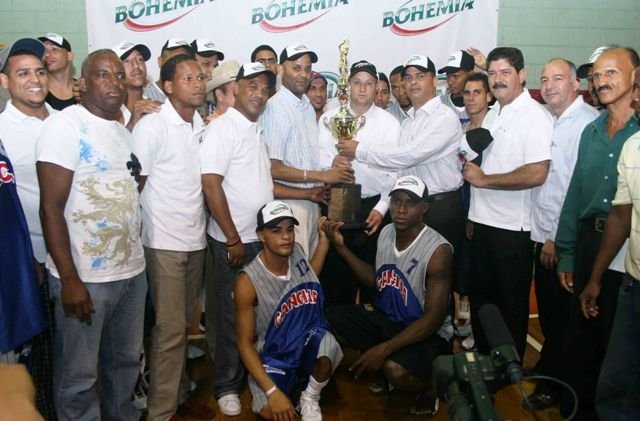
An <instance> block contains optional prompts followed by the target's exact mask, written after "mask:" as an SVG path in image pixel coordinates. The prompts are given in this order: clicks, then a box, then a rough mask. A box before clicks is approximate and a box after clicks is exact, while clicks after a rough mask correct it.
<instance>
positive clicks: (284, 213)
mask: <svg viewBox="0 0 640 421" xmlns="http://www.w3.org/2000/svg"><path fill="white" fill-rule="evenodd" d="M285 219H293V223H294V224H295V225H298V220H297V219H296V217H295V216H293V211H292V210H291V208H290V207H289V205H287V204H286V203H284V202H283V201H281V200H273V201H271V202H269V203H267V204H266V205H264V206H263V207H262V208H260V210H259V211H258V229H259V230H261V229H263V228H273V227H275V226H276V225H278V224H279V223H280V221H283V220H285Z"/></svg>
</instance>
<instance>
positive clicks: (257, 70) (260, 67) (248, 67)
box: [236, 63, 276, 86]
mask: <svg viewBox="0 0 640 421" xmlns="http://www.w3.org/2000/svg"><path fill="white" fill-rule="evenodd" d="M261 74H265V75H267V78H268V79H269V86H273V85H275V83H276V75H275V74H274V73H273V72H272V71H271V70H269V69H267V68H266V67H265V66H264V64H262V63H245V64H243V65H242V67H240V70H238V75H237V76H236V81H239V80H240V79H253V78H254V77H258V76H260V75H261Z"/></svg>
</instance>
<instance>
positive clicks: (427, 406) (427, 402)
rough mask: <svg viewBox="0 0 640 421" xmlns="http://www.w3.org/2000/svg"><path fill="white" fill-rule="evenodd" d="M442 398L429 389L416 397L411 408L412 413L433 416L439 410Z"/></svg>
mask: <svg viewBox="0 0 640 421" xmlns="http://www.w3.org/2000/svg"><path fill="white" fill-rule="evenodd" d="M439 407H440V400H439V399H438V398H437V397H436V396H435V394H434V392H433V391H432V390H429V389H427V390H426V391H424V392H422V393H421V394H419V395H418V396H417V397H416V400H415V402H414V403H413V405H412V406H411V408H409V413H410V414H412V415H427V416H430V417H431V416H433V415H435V414H436V413H437V412H438V408H439Z"/></svg>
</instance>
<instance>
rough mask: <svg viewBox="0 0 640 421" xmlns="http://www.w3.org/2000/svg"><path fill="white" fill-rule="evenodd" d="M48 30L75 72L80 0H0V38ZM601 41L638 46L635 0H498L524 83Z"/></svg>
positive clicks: (82, 48) (82, 42) (504, 39)
mask: <svg viewBox="0 0 640 421" xmlns="http://www.w3.org/2000/svg"><path fill="white" fill-rule="evenodd" d="M91 1H99V0H91ZM378 1H380V0H378ZM476 1H481V0H476ZM50 31H51V32H58V33H61V34H63V35H64V36H65V37H67V39H68V40H69V42H70V43H71V46H72V47H73V50H74V52H75V55H76V57H75V59H74V64H75V67H76V69H77V72H79V69H80V63H81V62H82V59H83V58H84V57H85V56H86V54H87V35H86V17H85V2H84V0H0V42H3V43H11V42H13V41H15V40H16V39H19V38H22V37H26V36H34V35H39V34H44V33H46V32H50ZM603 44H620V45H624V46H630V47H633V48H636V49H637V50H640V0H501V1H500V16H499V26H498V45H509V46H516V47H519V48H520V49H522V51H523V53H524V56H525V62H526V65H527V70H528V76H527V85H528V86H529V87H533V88H535V87H538V86H539V78H540V71H541V70H542V66H543V65H544V63H545V62H546V61H547V60H549V59H550V58H553V57H564V58H567V59H569V60H572V61H573V62H575V63H576V65H579V64H581V63H583V62H584V61H585V60H586V59H587V58H588V57H589V55H590V54H591V52H592V51H593V50H594V49H595V48H596V47H597V46H600V45H603Z"/></svg>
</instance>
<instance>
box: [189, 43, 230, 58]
mask: <svg viewBox="0 0 640 421" xmlns="http://www.w3.org/2000/svg"><path fill="white" fill-rule="evenodd" d="M191 48H193V51H195V53H196V54H198V55H199V56H203V57H211V56H213V55H217V56H218V60H224V53H223V52H222V51H220V49H219V48H218V47H216V44H215V43H214V42H213V41H211V40H209V39H205V38H198V39H194V40H193V42H192V43H191Z"/></svg>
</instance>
